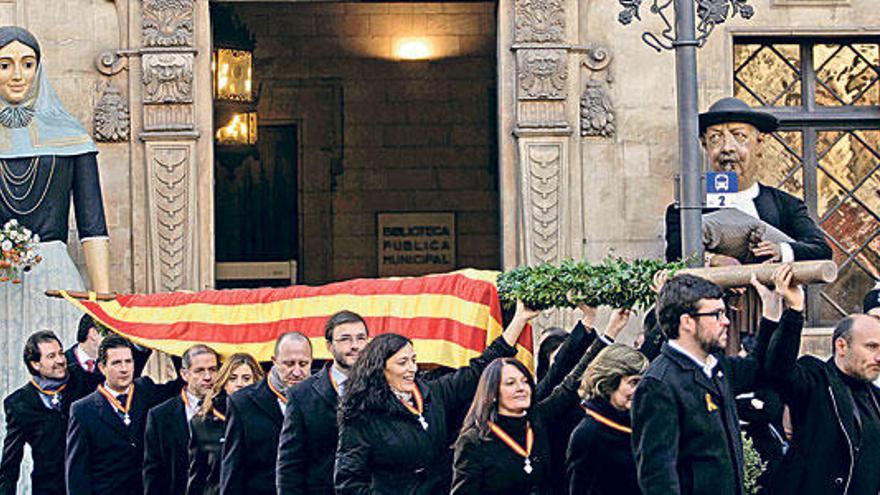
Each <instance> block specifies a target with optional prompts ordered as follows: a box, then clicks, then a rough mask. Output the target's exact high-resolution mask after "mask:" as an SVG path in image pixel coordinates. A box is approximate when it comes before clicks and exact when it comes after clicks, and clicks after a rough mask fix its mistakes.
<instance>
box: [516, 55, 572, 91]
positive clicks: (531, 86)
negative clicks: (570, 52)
mask: <svg viewBox="0 0 880 495" xmlns="http://www.w3.org/2000/svg"><path fill="white" fill-rule="evenodd" d="M516 57H517V79H519V98H520V99H521V100H538V99H548V100H562V99H565V97H566V94H567V91H566V80H567V79H568V60H567V57H566V52H565V50H555V49H554V50H520V51H518V52H517V54H516Z"/></svg>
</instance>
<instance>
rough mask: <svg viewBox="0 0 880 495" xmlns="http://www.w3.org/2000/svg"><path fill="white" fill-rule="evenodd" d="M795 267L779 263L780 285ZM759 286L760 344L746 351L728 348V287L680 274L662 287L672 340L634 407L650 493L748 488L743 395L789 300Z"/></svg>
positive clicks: (731, 494)
mask: <svg viewBox="0 0 880 495" xmlns="http://www.w3.org/2000/svg"><path fill="white" fill-rule="evenodd" d="M790 274H791V269H790V266H788V265H783V266H782V268H781V269H780V270H777V273H776V278H775V281H776V282H777V287H779V288H781V287H787V286H789V285H790V282H791V277H790ZM786 277H788V278H786ZM753 285H755V286H756V289H758V292H759V294H760V295H761V299H762V303H763V308H764V319H762V322H761V329H760V330H759V332H758V339H757V340H758V344H757V345H756V348H755V351H754V352H753V354H751V355H750V356H749V357H746V358H731V357H727V356H724V355H723V354H722V353H721V352H720V351H721V350H723V349H724V346H725V344H726V340H727V332H726V330H727V326H728V325H729V323H730V322H729V320H728V319H727V316H726V308H725V305H724V301H723V300H722V299H721V296H722V291H721V288H720V287H718V286H717V285H716V284H714V283H712V282H709V281H708V280H705V279H702V278H700V277H696V276H694V275H679V276H676V277H674V278H672V279H671V280H669V281H668V282H667V283H666V284H665V285H664V286H663V289H662V290H661V291H660V296H659V300H658V303H657V314H658V318H659V320H660V325H661V327H662V328H663V331H664V333H666V335H667V336H668V337H669V341H668V342H666V343H665V344H664V345H663V349H662V351H661V354H660V356H658V357H657V358H656V359H655V360H654V361H653V362H652V363H651V365H650V366H649V368H648V370H647V372H646V373H645V375H644V377H643V378H642V381H641V383H639V387H638V389H637V390H636V393H635V397H634V399H633V407H632V422H633V426H632V428H633V433H632V442H633V450H634V452H635V457H636V466H637V472H638V480H639V486H640V487H641V489H642V493H644V494H645V495H653V494H676V495H678V494H682V495H687V494H705V493H714V494H718V495H741V494H742V493H743V479H742V469H743V453H742V441H741V439H740V426H739V419H738V417H737V412H736V402H735V397H736V395H737V394H740V393H745V392H749V391H753V390H754V387H755V384H756V382H757V380H758V379H759V378H760V370H761V362H762V360H763V358H764V354H765V352H766V348H767V345H768V342H769V340H770V335H771V332H772V329H773V327H771V326H770V325H769V324H768V322H769V321H778V320H779V314H780V313H781V306H782V303H781V301H780V296H779V291H780V290H781V289H778V290H777V291H774V292H771V291H770V290H769V289H766V288H765V287H763V286H760V285H759V284H757V282H753ZM802 304H803V301H802V300H801V302H800V305H801V307H802Z"/></svg>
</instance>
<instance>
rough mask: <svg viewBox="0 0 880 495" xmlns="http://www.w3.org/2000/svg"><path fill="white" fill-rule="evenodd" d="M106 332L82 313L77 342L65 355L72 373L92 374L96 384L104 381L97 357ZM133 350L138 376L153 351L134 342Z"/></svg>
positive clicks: (92, 380)
mask: <svg viewBox="0 0 880 495" xmlns="http://www.w3.org/2000/svg"><path fill="white" fill-rule="evenodd" d="M106 334H107V330H106V329H103V328H102V327H101V326H100V325H98V324H97V323H95V320H94V319H93V318H92V317H91V316H89V315H87V314H84V315H82V318H80V319H79V327H78V328H77V331H76V344H74V345H73V346H71V347H70V348H69V349H67V350H66V351H64V357H66V358H67V370H68V371H69V372H70V374H71V375H86V374H88V375H90V376H92V378H91V379H90V380H89V381H90V382H92V383H94V386H97V385H98V384H99V383H102V382H103V381H104V375H102V374H101V370H100V369H98V360H97V358H98V347H100V346H101V341H102V340H104V336H105V335H106ZM132 352H133V353H134V377H135V378H138V377H140V376H141V373H142V372H143V370H144V368H145V367H146V365H147V360H149V359H150V355H151V354H152V353H153V351H152V350H151V349H147V348H144V347H140V346H137V345H134V344H132ZM92 390H94V388H92Z"/></svg>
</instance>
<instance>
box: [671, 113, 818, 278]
mask: <svg viewBox="0 0 880 495" xmlns="http://www.w3.org/2000/svg"><path fill="white" fill-rule="evenodd" d="M778 126H779V122H778V121H777V120H776V117H774V116H772V115H770V114H768V113H764V112H759V111H756V110H753V109H752V108H751V107H749V106H748V105H747V104H746V103H745V102H743V101H742V100H739V99H736V98H722V99H721V100H719V101H717V102H715V103H714V104H713V105H712V106H711V107H709V111H708V112H705V113H701V114H700V136H701V138H700V141H701V143H702V144H703V150H704V151H705V153H706V155H707V156H708V158H709V163H710V166H711V167H712V169H713V170H716V171H733V172H736V174H737V178H738V181H739V192H738V193H736V194H735V195H733V196H732V198H733V200H734V205H733V206H734V207H735V208H737V209H739V210H741V211H743V212H744V213H746V214H748V215H751V216H753V217H757V218H758V219H760V220H763V221H764V222H766V223H768V224H770V225H772V226H773V227H776V228H777V229H779V230H781V231H782V232H783V233H785V234H787V235H788V236H789V237H791V238H792V239H793V240H794V242H790V243H786V242H782V243H773V242H770V241H760V242H758V243H757V244H756V245H755V246H754V247H753V248H752V255H753V256H754V257H755V258H756V259H758V260H760V261H764V260H769V261H782V262H787V261H803V260H819V259H830V258H831V248H830V247H829V246H828V243H827V242H826V241H825V237H824V235H823V234H822V231H821V230H820V229H819V227H818V226H817V225H816V222H814V221H813V219H812V218H810V216H809V213H808V212H807V207H806V205H805V204H804V202H803V201H801V200H800V199H798V198H796V197H794V196H792V195H790V194H788V193H785V192H783V191H780V190H779V189H776V188H774V187H769V186H765V185H764V184H759V183H758V181H757V173H758V165H759V163H758V159H757V158H758V157H759V156H760V147H761V144H762V143H763V142H764V137H765V135H764V133H768V132H772V131H774V130H776V128H777V127H778ZM712 211H715V210H714V209H711V208H706V209H704V213H710V212H712ZM681 256H682V254H681V217H680V212H679V209H678V207H676V206H675V205H670V206H669V208H667V209H666V259H667V260H670V261H671V260H677V259H680V258H681ZM711 261H712V263H713V264H716V265H721V264H731V263H734V262H735V260H731V259H730V258H729V257H727V256H724V255H721V254H715V255H714V256H713V258H712V260H711Z"/></svg>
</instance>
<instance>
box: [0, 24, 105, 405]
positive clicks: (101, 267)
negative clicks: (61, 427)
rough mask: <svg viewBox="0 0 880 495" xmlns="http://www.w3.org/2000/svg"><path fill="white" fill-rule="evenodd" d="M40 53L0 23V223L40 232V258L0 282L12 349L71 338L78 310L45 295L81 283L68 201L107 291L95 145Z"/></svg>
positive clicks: (97, 286) (94, 278) (94, 274)
mask: <svg viewBox="0 0 880 495" xmlns="http://www.w3.org/2000/svg"><path fill="white" fill-rule="evenodd" d="M41 55H42V53H41V51H40V45H39V43H38V42H37V40H36V38H34V36H33V35H32V34H31V33H30V32H28V31H26V30H25V29H22V28H19V27H15V26H5V27H0V224H5V223H6V222H7V221H9V220H11V219H15V220H17V221H18V223H19V224H21V225H23V226H25V227H27V228H28V229H30V230H31V231H32V232H33V233H34V234H37V235H39V236H40V240H41V241H42V242H41V244H40V249H39V250H40V253H39V254H40V255H41V256H42V258H43V261H42V263H40V264H38V265H37V266H36V267H34V269H33V270H31V271H30V272H28V273H27V274H25V276H24V277H23V281H22V283H21V284H11V283H0V325H2V326H3V327H4V328H3V329H2V334H3V335H4V339H5V342H3V344H4V348H5V349H8V350H10V351H11V352H15V353H18V352H19V351H20V347H21V343H22V342H24V339H25V338H26V336H27V335H29V334H30V333H32V332H34V331H36V330H38V329H44V328H48V329H51V330H53V331H55V332H56V333H57V334H58V335H59V336H61V338H62V341H64V342H65V343H70V342H71V340H72V339H71V338H70V337H72V335H73V334H72V332H75V330H76V328H77V320H78V319H79V317H80V316H81V315H79V314H77V311H76V310H75V309H74V308H72V307H71V306H70V305H69V304H67V303H66V302H64V301H61V300H50V299H48V298H47V297H46V296H45V295H44V294H43V293H44V291H45V290H46V289H50V288H63V289H83V288H84V286H83V282H82V279H81V278H80V276H79V272H78V271H77V269H76V267H75V266H74V264H73V262H72V261H71V259H70V256H69V255H68V253H67V246H66V243H67V233H68V216H69V211H70V202H71V198H72V199H73V206H74V212H75V216H76V226H77V231H78V234H79V240H80V242H82V245H83V252H84V254H85V261H86V266H87V268H88V272H89V278H91V282H92V284H91V287H92V289H94V290H95V291H98V292H108V291H109V289H110V287H109V272H110V270H109V257H108V251H109V239H108V237H107V226H106V222H105V220H104V207H103V203H102V199H101V187H100V185H99V181H98V164H97V161H96V155H97V149H96V148H95V143H94V142H93V141H92V139H91V138H90V137H89V135H88V133H87V132H86V130H85V128H83V126H82V125H81V124H80V123H79V122H78V121H77V120H76V119H75V118H73V116H71V115H70V113H68V112H67V111H66V110H65V109H64V107H63V106H62V104H61V101H60V100H59V99H58V96H57V95H56V94H55V91H54V90H53V89H52V86H51V85H50V84H49V80H48V78H47V76H46V70H45V64H44V63H43V60H42V57H41ZM18 361H19V360H18V359H15V360H10V361H9V362H10V363H12V362H18ZM20 373H21V375H20V376H17V377H14V378H13V377H11V378H12V379H10V380H8V383H20V382H23V381H24V380H25V375H24V368H23V367H21V369H20ZM2 392H5V391H2Z"/></svg>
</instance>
